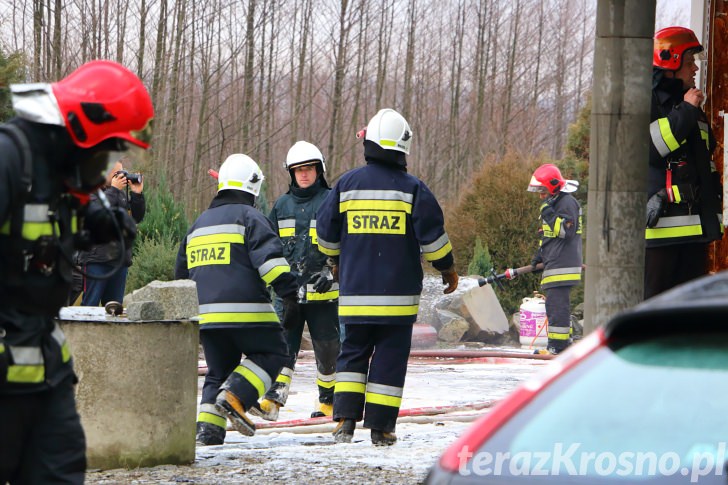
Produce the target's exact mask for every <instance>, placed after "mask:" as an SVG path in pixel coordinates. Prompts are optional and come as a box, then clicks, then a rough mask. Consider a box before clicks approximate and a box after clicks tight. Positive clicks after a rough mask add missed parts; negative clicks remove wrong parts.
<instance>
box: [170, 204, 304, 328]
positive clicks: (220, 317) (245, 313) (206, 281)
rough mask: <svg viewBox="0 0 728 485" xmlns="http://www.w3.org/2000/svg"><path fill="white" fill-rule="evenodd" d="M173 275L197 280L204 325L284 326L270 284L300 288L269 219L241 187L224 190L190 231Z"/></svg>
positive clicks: (281, 289)
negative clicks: (272, 298) (279, 317)
mask: <svg viewBox="0 0 728 485" xmlns="http://www.w3.org/2000/svg"><path fill="white" fill-rule="evenodd" d="M175 278H177V279H191V280H194V281H195V282H196V283H197V295H198V298H199V304H200V315H199V318H200V325H201V326H202V329H214V328H230V327H232V328H236V327H239V326H241V325H245V326H247V327H250V326H261V325H280V323H279V320H278V316H277V315H276V312H275V311H274V310H273V305H272V304H271V298H270V293H269V291H268V288H267V287H268V285H271V286H273V288H274V289H275V291H276V293H277V294H278V295H280V296H281V297H283V298H285V297H288V296H291V295H293V294H295V292H296V289H297V285H296V279H295V277H294V276H293V275H292V274H291V272H290V267H289V265H288V262H287V261H286V259H285V258H284V257H283V247H282V246H281V241H280V239H278V235H277V234H276V233H275V231H274V230H273V227H272V225H271V223H270V221H269V220H268V219H267V218H266V217H265V216H264V215H263V214H261V213H260V212H259V211H258V210H257V209H255V208H254V207H253V196H252V195H251V194H248V193H247V192H242V191H239V190H221V191H220V192H219V193H218V195H217V196H216V197H215V198H214V199H213V200H212V203H211V204H210V207H209V208H208V209H207V210H206V211H205V212H203V213H202V215H200V217H199V218H198V219H197V220H196V221H195V223H194V224H193V225H192V227H191V228H190V229H189V232H188V233H187V236H186V238H185V239H184V240H183V241H182V244H181V245H180V248H179V253H178V254H177V261H176V264H175Z"/></svg>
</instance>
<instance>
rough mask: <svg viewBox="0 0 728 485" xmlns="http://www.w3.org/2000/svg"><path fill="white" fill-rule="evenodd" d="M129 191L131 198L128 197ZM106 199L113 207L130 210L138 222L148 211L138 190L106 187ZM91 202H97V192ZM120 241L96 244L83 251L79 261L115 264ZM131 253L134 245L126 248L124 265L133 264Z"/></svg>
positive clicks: (83, 262) (142, 195)
mask: <svg viewBox="0 0 728 485" xmlns="http://www.w3.org/2000/svg"><path fill="white" fill-rule="evenodd" d="M127 193H128V194H129V198H127ZM104 194H105V195H106V199H107V200H108V201H109V204H110V205H111V207H119V208H121V209H123V210H126V211H129V212H130V213H131V216H132V218H134V221H135V222H136V223H137V224H138V223H140V222H142V219H144V214H145V213H146V202H145V199H144V194H137V193H136V192H131V191H129V192H127V191H124V190H119V189H117V188H116V187H112V186H109V187H106V188H105V189H104ZM90 203H91V204H97V203H99V202H97V197H96V195H95V194H92V195H91V201H90ZM120 246H121V245H120V244H119V241H110V242H108V243H105V244H94V245H93V246H91V247H90V248H89V250H88V251H82V252H81V253H80V254H79V257H78V261H79V263H81V264H86V263H111V264H114V263H116V262H117V261H118V258H119V249H120ZM131 254H132V246H131V245H129V246H128V247H127V248H126V251H125V254H124V265H125V266H131Z"/></svg>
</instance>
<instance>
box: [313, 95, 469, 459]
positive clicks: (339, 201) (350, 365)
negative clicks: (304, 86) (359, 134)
mask: <svg viewBox="0 0 728 485" xmlns="http://www.w3.org/2000/svg"><path fill="white" fill-rule="evenodd" d="M364 138H365V139H364V158H365V159H366V163H367V165H366V166H365V167H361V168H358V169H354V170H351V171H349V172H347V173H345V174H344V175H343V176H342V177H341V179H340V180H339V182H338V183H337V184H336V186H335V187H334V189H333V190H332V191H331V192H330V193H329V195H328V196H327V198H326V200H325V201H324V202H323V204H322V205H321V207H320V208H319V211H318V215H317V217H316V231H317V234H318V244H319V249H320V250H321V251H322V252H324V253H325V254H327V255H328V256H331V257H333V258H337V259H338V263H339V264H338V266H337V268H336V271H335V272H336V273H338V278H339V290H340V295H339V318H340V320H341V322H342V323H343V324H344V326H345V335H344V341H343V342H342V344H341V353H340V354H339V357H338V359H337V361H336V386H335V388H334V420H335V421H338V425H337V427H336V429H335V431H334V438H335V440H336V441H337V442H350V441H351V439H352V437H353V435H354V428H355V425H356V421H359V420H361V419H362V417H363V418H364V427H366V428H370V429H371V438H372V443H373V444H375V445H391V444H393V443H394V442H395V441H396V436H395V434H394V431H395V425H396V422H397V415H398V413H399V408H400V404H401V402H402V391H403V387H404V381H405V375H406V373H407V359H408V358H409V352H410V345H411V339H412V324H413V323H414V322H415V320H416V318H417V311H418V307H419V301H420V293H421V292H422V277H423V272H422V262H421V259H420V258H424V259H425V260H426V261H429V262H430V263H432V265H433V266H434V267H435V268H436V269H437V270H439V271H440V272H441V273H442V277H443V283H445V284H447V288H446V289H445V293H451V292H452V291H455V289H456V288H457V284H458V276H457V273H456V272H455V269H454V267H453V256H452V247H451V245H450V240H449V239H448V236H447V233H446V232H445V228H444V217H443V214H442V209H441V208H440V205H439V204H438V203H437V200H436V199H435V196H434V195H433V194H432V192H430V190H429V189H428V188H427V186H426V185H425V184H424V183H423V182H422V181H420V180H419V179H417V178H416V177H414V176H412V175H409V174H408V173H407V162H406V157H405V156H406V154H408V153H409V148H410V144H411V141H412V131H411V130H410V127H409V124H408V123H407V121H406V120H405V119H404V117H402V115H400V114H399V113H397V112H396V111H394V110H392V109H383V110H380V111H379V112H378V113H377V114H376V115H375V116H374V117H373V118H372V119H371V121H370V122H369V124H368V125H367V128H366V133H365V137H364ZM370 360H371V361H370Z"/></svg>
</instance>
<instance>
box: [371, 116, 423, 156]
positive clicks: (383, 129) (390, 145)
mask: <svg viewBox="0 0 728 485" xmlns="http://www.w3.org/2000/svg"><path fill="white" fill-rule="evenodd" d="M365 136H366V138H365V139H366V140H370V141H373V142H374V143H376V144H377V145H379V146H380V147H382V148H384V149H385V150H395V151H398V152H403V153H406V154H408V155H409V151H410V145H411V144H412V130H411V129H410V126H409V123H407V120H406V119H404V116H402V115H401V114H399V113H397V112H396V111H395V110H393V109H388V108H387V109H380V110H379V112H378V113H377V114H375V115H374V118H372V119H371V121H369V124H368V125H367V131H366V135H365Z"/></svg>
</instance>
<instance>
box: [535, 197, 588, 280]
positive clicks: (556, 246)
mask: <svg viewBox="0 0 728 485" xmlns="http://www.w3.org/2000/svg"><path fill="white" fill-rule="evenodd" d="M582 224H583V223H582V211H581V206H580V205H579V202H578V201H577V200H576V199H575V198H574V197H573V196H572V195H571V194H566V193H559V194H557V195H556V196H554V197H552V198H550V199H549V201H548V202H545V203H543V204H542V205H541V228H542V231H543V232H542V235H541V247H540V249H539V252H540V257H541V260H542V261H543V263H544V271H543V273H542V274H541V287H542V288H543V289H547V288H553V287H556V286H573V285H576V284H577V283H579V281H581V264H582V241H581V234H582Z"/></svg>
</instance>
